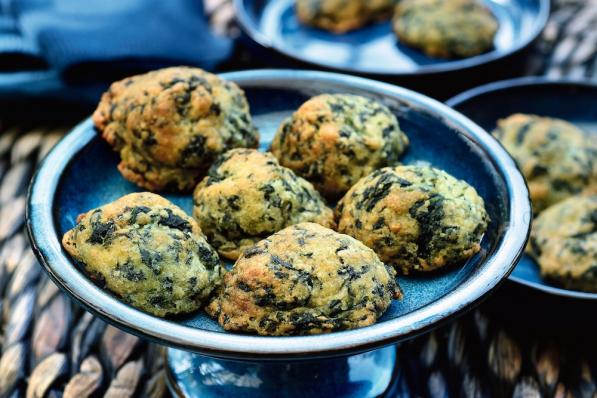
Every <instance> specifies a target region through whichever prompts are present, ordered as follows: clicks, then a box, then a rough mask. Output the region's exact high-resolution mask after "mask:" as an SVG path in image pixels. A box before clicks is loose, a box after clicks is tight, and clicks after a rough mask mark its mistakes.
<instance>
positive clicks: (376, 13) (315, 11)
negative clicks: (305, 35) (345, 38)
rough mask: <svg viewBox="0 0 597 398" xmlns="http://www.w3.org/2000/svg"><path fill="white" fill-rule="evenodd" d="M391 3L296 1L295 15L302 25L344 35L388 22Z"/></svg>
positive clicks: (369, 0) (379, 0)
mask: <svg viewBox="0 0 597 398" xmlns="http://www.w3.org/2000/svg"><path fill="white" fill-rule="evenodd" d="M394 4H395V0H297V2H296V14H297V17H298V19H299V21H301V22H302V23H304V24H305V25H311V26H315V27H317V28H321V29H326V30H329V31H331V32H334V33H345V32H348V31H350V30H354V29H358V28H361V27H363V26H365V25H368V24H369V23H372V22H376V21H380V20H384V19H389V18H390V16H391V15H392V9H393V7H394Z"/></svg>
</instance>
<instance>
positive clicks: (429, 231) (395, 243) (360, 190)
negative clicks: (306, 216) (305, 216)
mask: <svg viewBox="0 0 597 398" xmlns="http://www.w3.org/2000/svg"><path fill="white" fill-rule="evenodd" d="M336 215H337V218H338V232H341V233H345V234H348V235H350V236H353V237H355V238H356V239H358V240H360V241H361V242H363V243H364V244H365V245H367V246H369V247H370V248H372V249H373V250H374V251H375V252H376V253H377V254H378V255H379V258H380V259H381V260H382V261H384V262H385V263H386V264H392V265H394V266H395V267H396V268H397V269H401V270H402V272H404V273H405V274H407V273H408V272H409V271H411V270H415V271H431V270H435V269H437V268H440V267H443V266H446V265H451V264H455V263H460V262H462V261H465V260H467V259H468V258H470V257H471V256H472V255H474V254H475V253H477V252H478V251H479V250H480V248H481V246H480V241H481V236H482V235H483V233H484V232H485V230H486V229H487V223H488V221H489V217H488V215H487V212H486V211H485V205H484V202H483V199H481V197H480V196H479V195H478V194H477V192H476V191H475V189H474V188H473V187H471V186H470V185H468V184H467V183H466V182H464V181H461V180H457V179H456V178H454V177H452V176H450V175H449V174H447V173H446V172H444V171H441V170H438V169H435V168H432V167H423V166H398V167H396V168H390V167H386V168H383V169H380V170H376V171H374V172H373V173H372V174H370V175H369V176H367V177H365V178H363V179H361V180H360V181H359V182H358V183H357V184H356V185H354V186H353V187H352V188H351V189H350V191H348V192H347V193H346V195H345V196H344V198H342V200H341V201H340V203H339V204H338V206H337V208H336Z"/></svg>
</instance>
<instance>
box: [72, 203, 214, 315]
mask: <svg viewBox="0 0 597 398" xmlns="http://www.w3.org/2000/svg"><path fill="white" fill-rule="evenodd" d="M62 244H63V246H64V248H65V249H66V251H67V252H68V253H69V254H70V255H71V256H72V257H73V258H74V259H75V260H77V261H78V262H80V263H81V264H82V265H83V266H84V267H85V270H86V271H87V272H88V273H89V274H90V275H91V277H92V278H93V279H96V280H97V281H99V282H100V283H102V284H103V285H105V287H106V288H107V289H109V290H111V291H112V292H114V293H116V294H117V295H118V296H120V297H121V298H122V299H123V300H124V301H125V302H127V303H129V304H131V305H133V306H134V307H136V308H138V309H141V310H143V311H146V312H149V313H151V314H154V315H157V316H166V315H170V314H181V313H188V312H192V311H195V310H197V309H199V307H200V306H201V305H202V302H203V301H204V300H205V299H206V298H207V297H208V296H209V294H210V293H211V292H212V290H213V289H214V288H216V287H217V286H218V285H219V283H220V282H221V269H222V268H221V266H220V259H219V258H218V255H217V253H216V252H215V250H214V249H212V248H211V247H210V246H209V245H208V244H207V241H206V240H205V238H204V237H203V235H202V234H201V230H200V229H199V226H198V225H197V223H196V222H195V220H193V219H192V218H191V217H189V216H187V215H186V214H185V213H184V212H183V211H182V210H181V209H180V208H178V207H177V206H175V205H174V204H172V203H170V202H169V201H168V200H166V199H164V198H162V197H160V196H158V195H155V194H152V193H133V194H130V195H126V196H123V197H122V198H120V199H118V200H116V201H115V202H112V203H109V204H107V205H105V206H102V207H100V208H98V209H94V210H90V211H89V212H87V213H85V214H82V215H80V216H79V219H78V224H77V226H75V227H74V228H73V229H71V230H70V231H68V232H67V233H66V234H65V235H64V237H63V238H62Z"/></svg>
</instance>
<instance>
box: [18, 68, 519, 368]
mask: <svg viewBox="0 0 597 398" xmlns="http://www.w3.org/2000/svg"><path fill="white" fill-rule="evenodd" d="M223 77H224V78H227V79H230V80H232V81H236V82H238V83H239V84H240V85H241V87H243V88H244V90H245V92H246V94H247V97H248V100H249V103H250V105H251V113H252V114H253V116H254V121H255V123H256V125H257V126H258V127H259V129H260V132H261V134H262V140H261V143H262V145H261V147H262V149H266V148H267V147H268V145H269V142H270V141H271V139H272V136H273V134H274V132H275V131H276V129H277V127H278V125H279V124H280V123H281V121H282V120H283V119H284V117H286V116H288V115H289V114H290V113H291V112H293V111H294V110H295V109H296V108H298V106H299V105H300V104H301V103H303V102H304V101H305V100H307V99H308V98H310V97H311V96H313V95H317V94H320V93H334V92H344V93H346V92H348V93H356V94H361V95H367V96H369V97H373V98H376V99H378V100H379V101H382V102H383V103H385V104H386V105H387V106H389V107H390V108H391V109H392V110H393V111H394V113H395V114H396V115H397V116H398V118H399V120H400V123H401V126H402V128H403V129H404V131H406V133H407V134H408V136H409V138H410V140H411V145H410V148H409V150H408V152H407V153H406V155H405V156H404V158H403V161H404V162H405V163H414V162H420V161H424V162H428V163H431V164H432V165H434V166H436V167H439V168H442V169H444V170H446V171H447V172H449V173H451V174H452V175H454V176H456V177H458V178H461V179H464V180H466V181H468V182H469V183H470V184H472V185H473V186H474V187H475V188H476V189H477V191H478V192H479V194H480V195H481V196H482V197H483V198H484V199H485V202H486V207H487V210H488V212H489V214H490V217H491V220H492V222H491V224H490V226H489V228H488V231H487V233H486V234H485V236H484V238H483V241H482V251H481V252H480V253H479V254H478V255H476V256H474V257H473V258H472V259H470V260H469V261H468V262H467V263H466V264H464V265H463V266H462V267H453V268H450V269H446V270H443V271H441V272H435V273H430V274H423V275H412V276H409V277H400V278H399V282H400V285H401V286H402V288H403V290H404V293H405V299H404V300H402V301H394V302H393V303H392V305H391V307H390V308H389V309H388V311H387V312H386V313H385V314H384V316H383V317H382V318H381V319H380V321H379V322H378V323H377V324H376V325H373V326H370V327H366V328H361V329H356V330H352V331H346V332H339V333H334V334H333V337H331V336H332V335H319V336H303V337H285V338H272V337H256V336H245V335H239V334H231V333H224V332H223V330H222V329H221V328H220V326H219V325H218V324H217V323H216V322H214V321H213V320H212V319H210V318H209V317H207V316H206V315H205V314H203V313H201V312H200V313H196V314H193V315H191V316H187V317H179V318H176V319H169V320H162V319H158V318H155V317H153V316H150V315H148V314H145V313H142V312H140V311H137V310H135V309H133V308H132V307H129V306H128V305H125V304H123V303H121V302H120V301H119V300H117V299H115V298H114V297H112V296H111V295H109V294H106V292H104V291H102V290H101V289H99V288H98V287H96V286H95V285H93V284H92V283H91V282H90V281H89V280H88V279H87V278H86V277H85V275H84V273H83V272H79V271H77V269H76V268H75V267H74V264H73V263H72V261H70V259H69V258H68V257H67V255H66V253H65V252H64V251H63V250H62V248H61V246H60V242H59V239H60V237H61V236H62V235H63V233H64V232H65V231H66V230H68V229H70V228H72V227H73V226H74V225H75V220H76V217H77V215H78V214H80V213H82V212H86V211H88V210H89V209H92V208H95V207H98V206H101V205H103V204H106V203H108V202H110V201H113V200H115V199H117V198H118V197H120V196H122V195H125V194H127V193H130V192H134V191H137V190H138V188H137V187H136V186H134V185H133V184H131V183H129V182H127V181H126V180H124V179H123V178H122V176H121V175H120V173H119V172H118V171H117V169H116V165H117V163H118V156H117V154H115V153H114V152H113V151H112V150H111V148H109V147H108V145H107V144H106V143H105V142H103V141H102V140H101V139H100V138H99V137H98V135H97V134H96V132H95V131H94V129H93V125H92V122H91V120H89V119H88V120H87V121H85V122H83V123H82V124H80V125H79V126H78V127H76V128H75V129H74V130H73V131H72V132H71V133H70V134H68V135H67V136H66V137H65V138H64V139H63V141H61V143H59V144H58V145H57V146H56V147H55V148H54V150H53V151H52V152H51V153H50V154H49V155H48V157H47V158H46V160H45V161H44V163H43V164H42V166H41V167H40V169H39V171H38V173H37V175H36V177H35V178H34V179H33V182H32V185H31V188H30V195H29V204H28V212H27V217H28V227H29V233H30V236H31V240H32V244H33V246H34V250H35V251H36V254H37V255H38V258H39V259H40V261H41V263H42V264H43V265H44V266H45V267H46V269H47V271H48V272H49V273H50V275H51V276H52V278H53V279H54V280H55V281H56V282H57V283H58V285H60V286H61V287H62V288H63V289H65V290H66V291H67V292H68V293H69V294H71V295H72V296H73V297H75V298H76V299H77V300H79V301H80V302H81V303H82V304H83V305H84V306H86V307H87V308H88V309H90V310H91V311H93V312H94V313H96V314H98V315H100V316H102V317H104V318H105V319H107V320H108V321H110V322H113V323H115V324H116V325H118V326H120V327H122V328H124V329H126V330H129V331H131V332H133V333H137V334H140V335H143V336H146V337H150V338H153V339H155V340H158V341H160V342H162V343H164V344H170V345H174V346H179V347H182V348H185V349H188V350H194V351H198V352H203V353H208V354H214V355H219V356H226V357H250V358H255V357H264V356H265V357H270V358H271V357H296V356H302V357H305V356H311V357H312V356H319V355H321V356H324V355H325V356H327V355H334V354H339V353H347V352H355V351H356V352H358V351H359V350H360V351H363V350H365V349H370V348H373V347H375V346H380V345H383V344H388V343H390V342H393V341H396V340H400V339H404V338H406V337H409V336H412V335H415V334H417V333H421V332H422V331H424V330H426V329H428V328H430V327H432V326H434V325H435V324H437V322H439V321H441V320H444V319H446V318H448V317H450V316H453V315H455V314H456V313H459V312H460V311H462V310H464V309H466V308H468V307H470V305H471V304H473V303H475V302H477V301H478V300H480V299H481V298H482V297H484V296H485V295H486V294H488V293H489V292H490V291H491V290H492V289H494V288H495V287H496V286H497V285H498V284H499V282H501V281H502V280H503V279H504V278H505V277H506V276H507V275H508V273H509V272H510V270H511V269H512V268H513V265H514V263H515V262H516V261H517V260H518V258H519V256H520V254H521V251H522V248H523V246H524V244H525V242H526V238H527V233H528V227H529V225H528V222H527V223H525V222H519V223H512V222H511V220H512V219H516V220H517V219H523V218H524V215H525V214H529V212H530V209H529V201H528V194H527V191H526V188H525V186H524V182H523V179H522V176H521V175H520V173H519V172H518V171H517V170H516V168H515V165H514V163H513V162H512V160H511V159H510V158H509V157H508V156H507V154H506V153H505V151H504V150H503V149H502V148H501V147H500V146H499V144H498V143H497V141H495V140H494V139H493V138H492V137H490V136H488V135H487V134H486V133H485V132H484V131H483V130H481V129H480V128H479V127H478V126H476V125H475V124H473V123H472V122H470V121H468V120H467V119H466V118H464V117H462V116H461V115H459V114H458V113H456V112H454V111H452V110H450V109H449V108H447V107H446V106H444V105H442V104H440V103H438V102H436V101H433V100H431V99H429V98H426V97H423V96H421V95H419V94H416V93H413V92H410V91H408V90H404V89H400V88H396V87H392V86H390V85H387V84H382V83H377V82H373V81H370V80H365V79H360V78H354V77H349V76H342V75H335V74H326V73H318V72H304V71H303V72H293V71H267V70H266V71H249V72H239V73H231V74H227V75H223ZM167 197H168V198H169V199H170V200H172V201H174V202H175V203H177V204H178V205H180V206H181V207H182V208H183V209H185V210H186V211H187V212H189V213H190V212H191V210H192V198H191V195H167Z"/></svg>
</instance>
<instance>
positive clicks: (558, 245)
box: [530, 195, 597, 292]
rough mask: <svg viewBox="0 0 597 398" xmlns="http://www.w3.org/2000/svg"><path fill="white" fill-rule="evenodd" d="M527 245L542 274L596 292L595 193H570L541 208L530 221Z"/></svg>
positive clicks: (552, 279) (566, 284)
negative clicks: (556, 201)
mask: <svg viewBox="0 0 597 398" xmlns="http://www.w3.org/2000/svg"><path fill="white" fill-rule="evenodd" d="M530 248H531V253H532V255H533V257H535V259H536V260H537V262H538V263H539V267H540V268H541V275H542V276H543V277H545V278H547V279H549V280H551V281H554V282H556V283H558V284H560V285H562V286H564V287H565V288H568V289H575V290H584V291H588V292H597V195H585V196H573V197H570V198H568V199H566V200H564V201H562V202H559V203H557V204H555V205H553V206H551V207H548V208H547V209H546V210H544V211H543V212H542V213H541V214H540V215H539V216H538V217H537V218H536V219H535V221H534V223H533V229H532V231H531V241H530Z"/></svg>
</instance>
